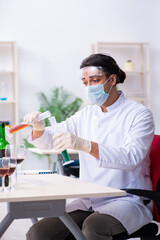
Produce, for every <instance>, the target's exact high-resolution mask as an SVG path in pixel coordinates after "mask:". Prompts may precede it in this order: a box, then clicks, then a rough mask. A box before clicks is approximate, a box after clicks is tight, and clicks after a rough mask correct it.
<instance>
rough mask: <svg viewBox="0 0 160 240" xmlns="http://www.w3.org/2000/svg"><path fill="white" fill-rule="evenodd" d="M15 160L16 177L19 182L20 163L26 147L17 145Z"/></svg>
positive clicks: (23, 157)
mask: <svg viewBox="0 0 160 240" xmlns="http://www.w3.org/2000/svg"><path fill="white" fill-rule="evenodd" d="M15 155H16V159H17V177H18V180H17V181H18V182H19V181H21V176H22V164H21V163H22V162H23V161H24V159H25V157H26V147H25V145H24V144H18V145H17V146H16V152H15ZM17 187H18V188H21V187H20V186H17Z"/></svg>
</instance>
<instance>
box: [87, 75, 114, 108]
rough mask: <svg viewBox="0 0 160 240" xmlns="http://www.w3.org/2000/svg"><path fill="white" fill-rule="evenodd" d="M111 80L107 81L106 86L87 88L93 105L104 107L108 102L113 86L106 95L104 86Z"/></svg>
mask: <svg viewBox="0 0 160 240" xmlns="http://www.w3.org/2000/svg"><path fill="white" fill-rule="evenodd" d="M109 79H110V77H109V78H108V79H107V81H106V82H105V83H104V84H98V85H92V86H87V87H86V88H85V89H86V95H87V98H88V100H89V101H90V102H91V103H92V104H96V105H98V106H102V105H103V104H104V103H105V102H106V101H107V99H108V97H109V94H110V91H111V89H112V86H111V88H110V90H109V92H108V93H106V92H105V91H104V85H105V84H106V83H107V82H108V81H109Z"/></svg>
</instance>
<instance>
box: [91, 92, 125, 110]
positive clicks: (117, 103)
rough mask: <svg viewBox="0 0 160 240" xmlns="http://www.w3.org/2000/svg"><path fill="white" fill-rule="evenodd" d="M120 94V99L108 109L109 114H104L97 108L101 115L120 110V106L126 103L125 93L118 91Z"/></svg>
mask: <svg viewBox="0 0 160 240" xmlns="http://www.w3.org/2000/svg"><path fill="white" fill-rule="evenodd" d="M118 94H119V98H118V99H117V101H115V102H114V103H113V104H112V105H111V106H109V107H107V112H102V109H101V107H99V106H96V107H97V108H98V110H99V111H100V113H103V114H107V113H108V112H112V111H113V110H115V109H116V108H118V107H119V106H120V104H122V103H124V101H125V96H124V94H123V92H122V91H120V90H118Z"/></svg>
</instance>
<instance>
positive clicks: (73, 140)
mask: <svg viewBox="0 0 160 240" xmlns="http://www.w3.org/2000/svg"><path fill="white" fill-rule="evenodd" d="M53 141H54V149H55V150H57V151H59V152H63V151H64V150H66V149H67V148H70V149H74V150H80V151H84V152H87V153H90V151H91V142H90V141H88V140H85V139H82V138H79V137H77V136H75V135H73V134H72V133H70V132H64V133H59V134H57V135H55V136H54V137H53Z"/></svg>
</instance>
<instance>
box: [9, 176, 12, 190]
mask: <svg viewBox="0 0 160 240" xmlns="http://www.w3.org/2000/svg"><path fill="white" fill-rule="evenodd" d="M8 187H9V189H11V187H12V180H11V176H9V186H8Z"/></svg>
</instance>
